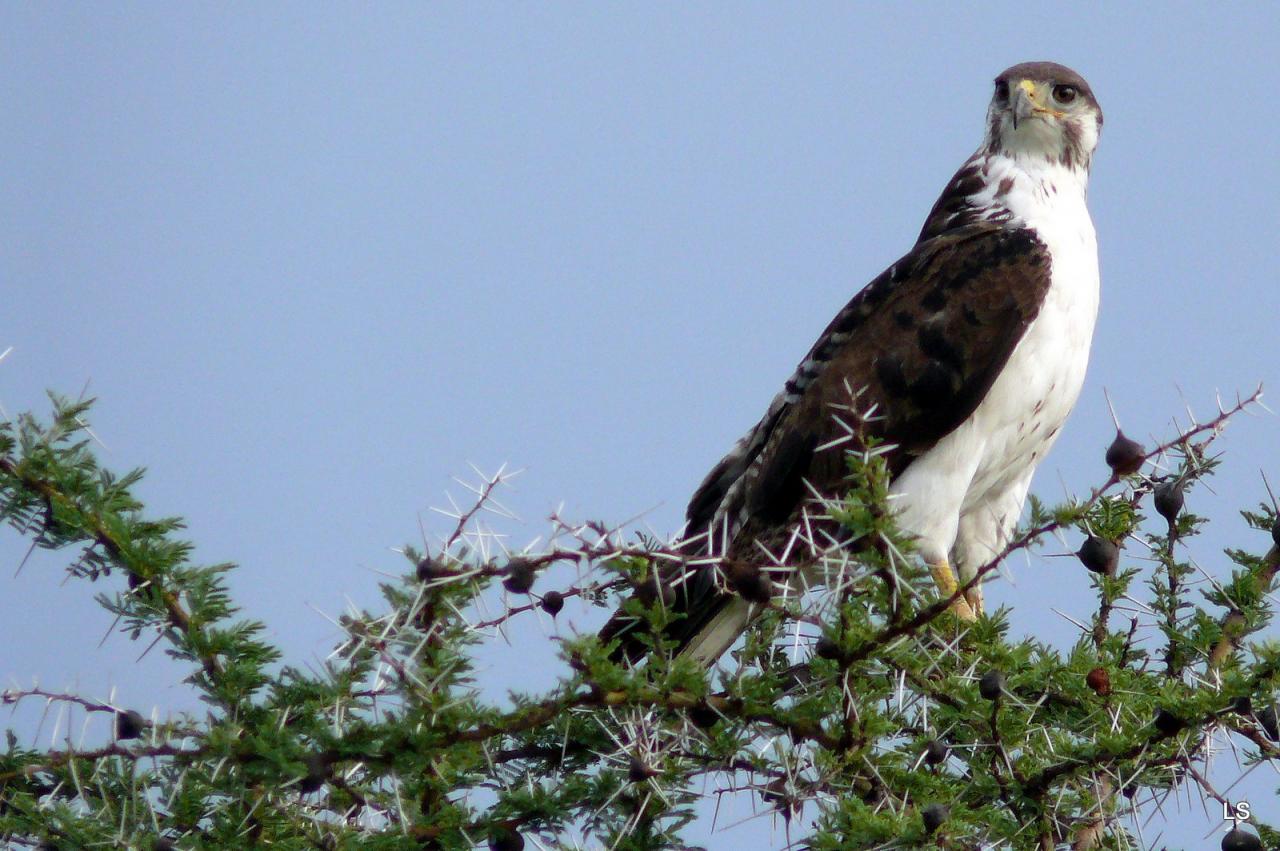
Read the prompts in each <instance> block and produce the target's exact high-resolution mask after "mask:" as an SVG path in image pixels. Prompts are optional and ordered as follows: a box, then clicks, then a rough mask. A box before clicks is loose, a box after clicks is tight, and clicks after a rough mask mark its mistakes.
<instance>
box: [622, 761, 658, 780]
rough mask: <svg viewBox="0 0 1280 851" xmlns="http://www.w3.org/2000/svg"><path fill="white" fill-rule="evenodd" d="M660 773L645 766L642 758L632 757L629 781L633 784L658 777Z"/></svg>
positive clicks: (628, 769) (628, 774)
mask: <svg viewBox="0 0 1280 851" xmlns="http://www.w3.org/2000/svg"><path fill="white" fill-rule="evenodd" d="M658 773H659V772H658V771H657V770H656V769H653V768H650V767H649V766H647V765H645V764H644V760H642V759H641V758H640V757H638V756H633V757H631V765H630V766H629V767H628V768H627V779H629V780H630V781H631V782H632V783H641V782H643V781H645V780H648V779H649V778H650V777H654V776H656V775H657V774H658Z"/></svg>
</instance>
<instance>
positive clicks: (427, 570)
mask: <svg viewBox="0 0 1280 851" xmlns="http://www.w3.org/2000/svg"><path fill="white" fill-rule="evenodd" d="M448 572H449V571H448V570H447V569H446V568H445V566H444V565H443V564H441V563H440V562H438V561H436V560H435V559H433V558H432V557H431V556H427V557H426V558H424V559H422V561H420V562H418V567H417V571H416V573H417V575H418V581H419V582H430V581H432V580H433V579H439V578H440V577H442V576H445V575H447V574H448Z"/></svg>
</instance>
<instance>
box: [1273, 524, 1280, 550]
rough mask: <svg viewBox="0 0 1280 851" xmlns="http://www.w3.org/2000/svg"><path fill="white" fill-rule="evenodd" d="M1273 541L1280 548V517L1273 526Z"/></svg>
mask: <svg viewBox="0 0 1280 851" xmlns="http://www.w3.org/2000/svg"><path fill="white" fill-rule="evenodd" d="M1271 540H1272V541H1274V542H1275V544H1276V546H1277V547H1280V517H1277V518H1276V522H1274V523H1272V524H1271Z"/></svg>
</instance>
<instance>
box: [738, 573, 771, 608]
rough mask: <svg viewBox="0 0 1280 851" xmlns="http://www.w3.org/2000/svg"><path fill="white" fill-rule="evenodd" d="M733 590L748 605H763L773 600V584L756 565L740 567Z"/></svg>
mask: <svg viewBox="0 0 1280 851" xmlns="http://www.w3.org/2000/svg"><path fill="white" fill-rule="evenodd" d="M732 584H733V590H734V591H736V592H737V593H738V595H739V596H740V597H742V599H744V600H746V601H747V602H748V603H759V604H761V605H763V604H765V603H767V602H769V601H770V600H772V599H773V583H772V582H770V581H769V577H768V576H766V575H765V572H764V571H763V570H761V569H760V568H758V567H756V566H755V565H745V566H743V567H740V568H739V569H738V570H737V571H736V573H735V574H734V576H733V579H732Z"/></svg>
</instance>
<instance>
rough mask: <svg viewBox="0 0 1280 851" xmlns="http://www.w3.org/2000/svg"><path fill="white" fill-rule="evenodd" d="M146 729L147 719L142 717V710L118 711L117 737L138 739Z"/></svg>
mask: <svg viewBox="0 0 1280 851" xmlns="http://www.w3.org/2000/svg"><path fill="white" fill-rule="evenodd" d="M145 729H147V720H146V719H145V718H143V717H142V713H141V712H137V711H135V710H133V709H130V710H128V711H127V712H117V713H116V738H117V739H136V738H138V737H139V736H141V735H142V731H143V730H145Z"/></svg>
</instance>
